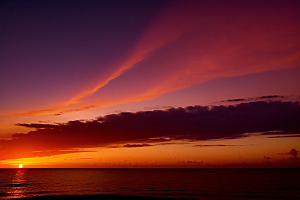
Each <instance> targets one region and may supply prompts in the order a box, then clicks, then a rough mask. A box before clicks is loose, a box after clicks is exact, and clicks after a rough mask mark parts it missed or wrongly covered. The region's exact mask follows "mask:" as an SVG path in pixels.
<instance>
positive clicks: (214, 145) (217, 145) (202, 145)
mask: <svg viewBox="0 0 300 200" xmlns="http://www.w3.org/2000/svg"><path fill="white" fill-rule="evenodd" d="M236 146H245V145H233V144H199V145H194V147H236Z"/></svg>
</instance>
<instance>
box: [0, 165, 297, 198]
mask: <svg viewBox="0 0 300 200" xmlns="http://www.w3.org/2000/svg"><path fill="white" fill-rule="evenodd" d="M112 194H118V195H124V196H139V197H159V198H188V199H191V198H192V199H199V200H200V199H201V200H203V199H209V200H211V199H221V200H222V199H223V200H227V199H300V169H25V168H23V169H0V199H12V198H24V197H39V196H53V195H112Z"/></svg>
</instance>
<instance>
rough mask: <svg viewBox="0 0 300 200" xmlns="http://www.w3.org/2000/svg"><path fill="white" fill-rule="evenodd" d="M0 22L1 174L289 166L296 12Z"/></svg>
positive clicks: (40, 17) (66, 13) (108, 14)
mask: <svg viewBox="0 0 300 200" xmlns="http://www.w3.org/2000/svg"><path fill="white" fill-rule="evenodd" d="M0 9H1V10H0V27H1V28H0V34H1V37H0V97H1V98H0V99H1V100H0V168H13V167H17V166H18V165H19V164H23V167H28V168H29V167H33V168H34V167H67V168H68V167H70V168H72V167H100V168H101V167H104V168H118V167H168V168H169V167H170V168H172V167H175V168H178V167H179V168H180V167H183V168H219V167H221V168H222V167H225V168H227V167H228V168H231V167H234V168H239V167H250V168H251V167H280V168H281V167H282V168H287V167H300V158H299V157H300V156H299V154H298V153H299V152H298V151H300V125H299V119H300V105H299V99H300V82H299V80H300V37H299V35H300V20H299V19H300V12H299V10H300V3H299V1H292V0H287V1H276V0H275V1H266V0H264V1H216V0H213V1H201V0H199V1H196V0H188V1H176V0H160V1H156V0H151V1H135V0H128V1H115V0H114V1H105V0H103V1H93V0H90V1H81V0H76V1H58V0H52V1H37V0H25V1H18V0H14V1H8V0H1V1H0Z"/></svg>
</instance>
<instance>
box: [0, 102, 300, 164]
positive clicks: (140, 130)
mask: <svg viewBox="0 0 300 200" xmlns="http://www.w3.org/2000/svg"><path fill="white" fill-rule="evenodd" d="M299 118H300V106H299V102H263V101H261V102H251V103H241V104H238V105H235V106H233V105H230V106H214V107H211V108H209V107H203V106H189V107H186V108H170V109H167V110H153V111H143V112H137V113H128V112H123V113H120V114H111V115H106V116H103V117H98V118H97V119H95V120H90V121H79V120H77V121H69V122H68V123H64V124H36V123H35V124H18V125H19V126H23V127H29V128H36V130H34V131H30V132H28V133H27V134H23V133H16V134H14V135H13V139H12V140H1V143H0V145H1V150H0V151H1V152H0V154H1V159H8V158H17V157H20V156H21V154H22V156H21V157H24V156H26V155H27V154H30V155H32V154H34V153H33V152H36V151H40V152H45V151H57V150H72V149H74V148H87V147H99V146H109V145H118V144H124V143H136V144H137V143H138V144H149V143H159V142H170V141H174V140H186V141H189V140H190V141H196V140H209V139H228V138H240V137H246V136H247V135H246V134H245V133H255V132H260V133H261V132H267V131H269V132H270V131H280V133H281V135H285V134H289V135H290V134H291V133H299V130H300V124H299ZM151 141H152V142H151ZM39 155H40V156H42V153H40V154H39Z"/></svg>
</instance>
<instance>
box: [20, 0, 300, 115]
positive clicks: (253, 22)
mask: <svg viewBox="0 0 300 200" xmlns="http://www.w3.org/2000/svg"><path fill="white" fill-rule="evenodd" d="M237 8H238V9H237ZM258 8H259V9H258ZM253 10H255V12H253ZM216 13H217V14H216ZM298 18H299V12H298V10H297V9H296V6H293V3H290V4H286V3H283V2H280V1H276V2H268V3H266V2H263V3H259V4H258V2H255V3H252V2H250V1H248V2H247V3H245V2H243V3H238V2H235V3H233V2H231V1H228V2H227V1H226V2H225V1H224V2H222V3H221V2H219V3H218V4H216V3H214V2H210V1H205V2H203V1H187V2H183V1H171V2H170V5H168V6H166V7H165V9H164V10H162V12H161V13H160V14H158V15H157V17H156V18H155V19H153V21H152V24H150V25H149V27H148V28H147V29H146V31H145V32H144V33H143V34H142V35H141V36H140V39H139V40H138V42H137V44H136V45H135V47H134V48H133V49H132V51H131V52H130V53H129V55H128V57H127V59H126V60H125V61H123V62H117V64H112V66H110V69H113V70H111V72H110V75H109V76H107V77H105V78H103V77H102V78H99V82H96V83H94V84H91V83H89V84H88V85H89V86H90V87H88V88H86V89H85V90H84V91H78V93H77V94H76V95H74V96H73V97H72V98H71V99H70V100H68V101H65V102H61V103H60V104H59V105H58V106H53V107H51V109H41V110H36V111H30V112H24V113H23V115H45V114H55V115H61V114H65V113H69V112H76V111H81V110H86V109H92V108H95V107H106V106H113V105H119V104H125V103H131V102H140V101H145V100H150V99H154V98H157V97H159V96H160V95H163V94H166V93H169V92H172V91H176V90H179V89H182V88H187V87H189V86H192V85H194V84H199V83H203V82H206V81H208V80H211V79H214V78H220V77H234V76H239V75H244V74H249V73H258V72H262V71H267V70H273V69H281V68H292V67H296V66H298V64H299V61H300V51H299V48H298V43H299V37H298V36H299V33H300V28H299V27H300V26H299V20H297V19H298ZM245 24H247V26H245ZM83 84H86V83H83ZM265 98H268V96H266V97H265ZM243 100H244V99H231V100H228V101H233V102H242V101H243ZM261 100H264V98H263V97H262V99H261ZM74 104H75V106H74ZM91 105H92V106H91Z"/></svg>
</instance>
